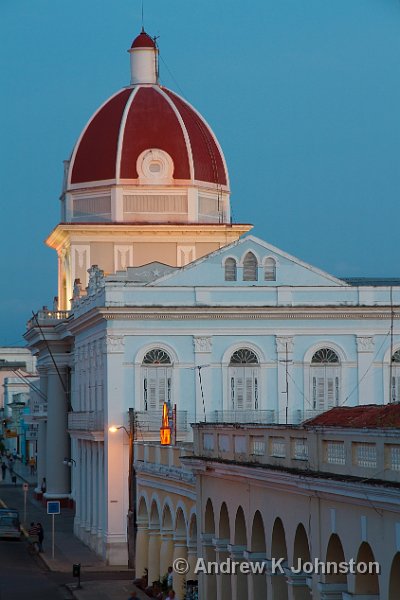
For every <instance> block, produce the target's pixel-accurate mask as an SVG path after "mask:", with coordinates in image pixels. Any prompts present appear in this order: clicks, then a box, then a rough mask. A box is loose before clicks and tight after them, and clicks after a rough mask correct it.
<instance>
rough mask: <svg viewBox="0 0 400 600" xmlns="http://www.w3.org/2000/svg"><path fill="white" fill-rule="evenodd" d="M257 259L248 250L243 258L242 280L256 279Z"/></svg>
mask: <svg viewBox="0 0 400 600" xmlns="http://www.w3.org/2000/svg"><path fill="white" fill-rule="evenodd" d="M257 267H258V264H257V259H256V257H255V256H254V254H253V253H252V252H248V253H247V254H246V256H245V257H244V260H243V281H257V279H258V268H257Z"/></svg>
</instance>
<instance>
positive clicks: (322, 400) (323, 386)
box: [311, 348, 340, 412]
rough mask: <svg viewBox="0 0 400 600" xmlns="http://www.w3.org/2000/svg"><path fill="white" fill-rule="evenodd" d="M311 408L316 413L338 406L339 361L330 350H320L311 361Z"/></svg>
mask: <svg viewBox="0 0 400 600" xmlns="http://www.w3.org/2000/svg"><path fill="white" fill-rule="evenodd" d="M311 382H312V400H313V408H314V410H316V411H318V412H323V411H325V410H329V409H330V408H333V407H334V406H337V405H338V404H339V392H340V360H339V357H338V355H337V354H336V352H334V350H331V349H330V348H321V350H318V351H317V352H316V353H315V354H314V356H313V357H312V359H311Z"/></svg>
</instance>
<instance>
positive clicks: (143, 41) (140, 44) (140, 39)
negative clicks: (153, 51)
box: [131, 30, 156, 48]
mask: <svg viewBox="0 0 400 600" xmlns="http://www.w3.org/2000/svg"><path fill="white" fill-rule="evenodd" d="M155 47H156V43H155V41H154V40H153V38H151V37H150V36H149V34H148V33H146V32H145V31H144V30H142V31H141V33H139V35H138V36H137V37H136V38H135V39H134V40H133V42H132V46H131V48H155Z"/></svg>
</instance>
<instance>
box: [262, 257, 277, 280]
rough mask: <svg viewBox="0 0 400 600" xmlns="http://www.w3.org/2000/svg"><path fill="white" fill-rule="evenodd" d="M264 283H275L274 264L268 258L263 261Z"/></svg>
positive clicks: (272, 260)
mask: <svg viewBox="0 0 400 600" xmlns="http://www.w3.org/2000/svg"><path fill="white" fill-rule="evenodd" d="M264 281H276V262H275V260H274V259H273V258H270V257H269V258H266V259H265V261H264Z"/></svg>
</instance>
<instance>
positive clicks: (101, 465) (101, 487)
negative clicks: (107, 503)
mask: <svg viewBox="0 0 400 600" xmlns="http://www.w3.org/2000/svg"><path fill="white" fill-rule="evenodd" d="M98 447H99V528H98V530H97V537H98V539H99V551H100V553H102V547H103V531H104V495H105V487H104V442H99V445H98Z"/></svg>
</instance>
